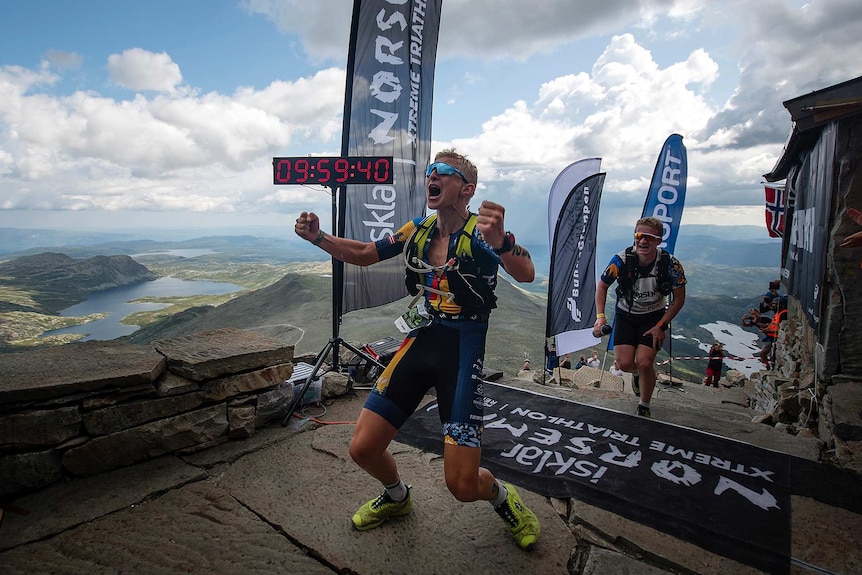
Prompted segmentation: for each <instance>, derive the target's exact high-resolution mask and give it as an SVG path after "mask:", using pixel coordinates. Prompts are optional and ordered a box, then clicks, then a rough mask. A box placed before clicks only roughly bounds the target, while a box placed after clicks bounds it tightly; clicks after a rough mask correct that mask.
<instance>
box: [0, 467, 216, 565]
mask: <svg viewBox="0 0 862 575" xmlns="http://www.w3.org/2000/svg"><path fill="white" fill-rule="evenodd" d="M205 477H206V472H204V471H202V470H200V469H198V468H196V467H193V466H191V465H187V464H186V463H183V461H182V460H180V459H178V458H176V457H174V456H165V457H160V458H158V459H153V460H150V461H146V462H144V463H141V464H138V465H136V466H133V467H124V468H122V469H117V470H114V471H109V472H107V473H102V474H100V475H95V476H92V477H87V478H83V479H76V480H75V481H70V482H66V483H56V484H54V485H52V486H50V487H47V488H45V489H43V490H41V491H39V492H38V493H35V494H33V495H28V496H24V497H20V498H18V499H16V500H15V508H16V509H17V510H19V512H17V513H15V512H11V511H7V512H6V513H5V514H4V515H3V522H2V523H0V549H8V548H11V547H16V546H18V545H22V544H24V543H28V542H31V541H36V540H39V539H43V538H45V537H49V536H52V535H55V534H57V533H61V532H63V531H65V530H67V529H70V528H72V527H75V526H76V525H81V524H82V523H86V522H87V521H92V520H93V519H96V518H98V517H102V516H104V515H108V514H109V513H113V512H115V511H118V510H120V509H125V508H127V507H130V506H132V505H134V504H137V503H140V502H141V501H142V500H144V499H145V498H146V497H148V496H150V495H152V494H154V493H160V492H164V491H167V490H169V489H173V488H174V487H177V486H180V485H184V484H186V483H188V482H190V481H198V480H201V479H204V478H205ZM3 557H4V560H3V561H0V563H4V564H5V557H6V556H5V555H4V556H3ZM0 571H2V569H0ZM11 572H13V573H14V572H17V573H30V571H27V570H21V571H14V570H13V571H11ZM66 572H68V571H66ZM82 572H83V571H82Z"/></svg>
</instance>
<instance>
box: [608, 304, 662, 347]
mask: <svg viewBox="0 0 862 575" xmlns="http://www.w3.org/2000/svg"><path fill="white" fill-rule="evenodd" d="M663 315H664V310H663V309H660V310H658V311H653V312H650V313H645V314H632V313H628V312H624V311H620V310H616V313H615V315H614V347H616V346H618V345H630V346H632V347H637V346H639V345H645V346H647V347H652V346H653V342H652V336H651V335H644V332H646V331H649V330H650V329H651V328H653V327H655V326H656V325H657V324H658V322H660V321H661V318H662V316H663Z"/></svg>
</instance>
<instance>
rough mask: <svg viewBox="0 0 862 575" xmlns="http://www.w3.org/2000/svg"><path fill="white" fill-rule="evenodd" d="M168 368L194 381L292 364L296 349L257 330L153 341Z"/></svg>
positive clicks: (225, 331) (237, 330) (226, 329)
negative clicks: (165, 360) (256, 331)
mask: <svg viewBox="0 0 862 575" xmlns="http://www.w3.org/2000/svg"><path fill="white" fill-rule="evenodd" d="M153 347H155V348H156V350H158V352H159V353H161V354H162V355H164V356H165V358H166V359H167V362H168V369H169V370H170V371H171V372H172V373H175V374H177V375H181V376H183V377H185V378H187V379H190V380H192V381H208V380H211V379H215V378H217V377H221V376H224V375H233V374H237V373H240V372H243V371H248V370H253V369H260V368H264V367H270V366H273V365H279V364H283V363H290V362H292V361H293V346H292V345H284V343H282V342H280V341H278V340H275V339H271V338H268V337H266V336H263V335H260V334H258V333H255V332H253V331H246V330H241V329H233V328H224V329H216V330H212V331H204V332H200V333H196V334H192V335H187V336H180V337H175V338H171V339H164V340H159V341H156V342H153Z"/></svg>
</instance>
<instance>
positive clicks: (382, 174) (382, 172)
mask: <svg viewBox="0 0 862 575" xmlns="http://www.w3.org/2000/svg"><path fill="white" fill-rule="evenodd" d="M368 164H369V165H371V161H370V160H369V162H368ZM391 167H392V162H391V161H390V160H389V158H379V159H377V160H376V161H375V162H374V181H375V182H381V183H388V182H391V181H392V180H391V178H390V176H389V172H390V168H391Z"/></svg>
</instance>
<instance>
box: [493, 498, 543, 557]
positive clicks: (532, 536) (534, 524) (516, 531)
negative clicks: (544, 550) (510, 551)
mask: <svg viewBox="0 0 862 575" xmlns="http://www.w3.org/2000/svg"><path fill="white" fill-rule="evenodd" d="M503 487H505V488H506V491H508V492H509V495H508V497H506V501H504V502H503V503H501V504H500V505H499V506H498V507H495V508H494V511H496V512H497V514H498V515H499V516H500V517H502V518H503V521H505V522H506V525H508V526H509V530H510V531H511V532H512V535H514V536H515V541H517V542H518V545H519V546H520V547H521V549H525V550H527V551H532V550H533V546H535V545H536V541H538V540H539V533H541V532H542V527H541V525H539V518H538V517H536V514H535V513H533V512H532V511H530V510H529V509H528V508H527V506H526V505H524V502H523V501H521V496H520V495H518V492H517V491H516V490H515V486H514V485H512V484H511V483H504V484H503Z"/></svg>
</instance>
